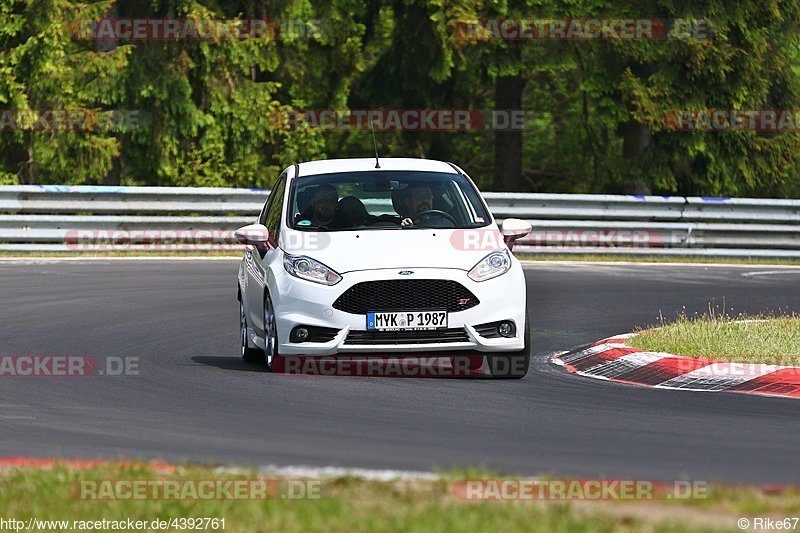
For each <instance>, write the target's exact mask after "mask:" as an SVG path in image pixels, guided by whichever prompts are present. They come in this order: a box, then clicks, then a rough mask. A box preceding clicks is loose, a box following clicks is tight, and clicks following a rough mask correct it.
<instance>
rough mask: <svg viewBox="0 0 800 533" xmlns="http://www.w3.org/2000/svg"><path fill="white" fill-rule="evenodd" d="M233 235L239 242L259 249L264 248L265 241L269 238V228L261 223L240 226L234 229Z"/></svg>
mask: <svg viewBox="0 0 800 533" xmlns="http://www.w3.org/2000/svg"><path fill="white" fill-rule="evenodd" d="M233 235H234V237H236V240H237V241H239V242H240V243H242V244H249V245H251V246H255V247H256V248H258V249H259V250H260V249H263V248H266V246H267V241H268V240H269V230H268V229H267V227H266V226H264V225H263V224H250V225H249V226H242V227H241V228H239V229H237V230H236V231H234V232H233Z"/></svg>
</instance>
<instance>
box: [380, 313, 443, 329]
mask: <svg viewBox="0 0 800 533" xmlns="http://www.w3.org/2000/svg"><path fill="white" fill-rule="evenodd" d="M446 327H447V311H394V312H388V313H385V312H376V311H370V312H368V313H367V329H371V330H377V331H397V330H404V329H410V330H415V329H439V328H446Z"/></svg>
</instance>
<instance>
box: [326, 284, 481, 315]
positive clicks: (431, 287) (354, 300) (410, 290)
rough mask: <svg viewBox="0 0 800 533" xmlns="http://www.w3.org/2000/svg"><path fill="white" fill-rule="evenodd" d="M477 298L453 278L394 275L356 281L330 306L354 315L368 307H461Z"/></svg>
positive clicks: (390, 309) (367, 309) (391, 308)
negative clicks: (389, 278)
mask: <svg viewBox="0 0 800 533" xmlns="http://www.w3.org/2000/svg"><path fill="white" fill-rule="evenodd" d="M479 303H480V301H479V300H478V298H477V297H476V296H475V295H474V294H472V293H471V292H470V291H469V289H467V288H466V287H464V286H463V285H461V284H460V283H458V282H457V281H452V280H444V279H395V280H381V281H363V282H361V283H356V284H355V285H353V286H352V287H350V288H349V289H347V290H346V291H345V292H344V294H342V295H341V296H339V297H338V298H337V299H336V301H335V302H333V307H334V308H335V309H338V310H340V311H344V312H345V313H353V314H356V315H361V314H366V313H367V312H368V311H400V310H417V309H421V310H422V309H445V310H447V311H448V312H450V313H453V312H456V311H464V310H466V309H470V308H472V307H475V306H476V305H478V304H479Z"/></svg>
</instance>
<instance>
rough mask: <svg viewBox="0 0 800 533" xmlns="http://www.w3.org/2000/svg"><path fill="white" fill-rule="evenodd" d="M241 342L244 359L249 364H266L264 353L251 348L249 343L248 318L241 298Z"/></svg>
mask: <svg viewBox="0 0 800 533" xmlns="http://www.w3.org/2000/svg"><path fill="white" fill-rule="evenodd" d="M239 342H240V343H241V347H240V349H241V354H242V359H244V360H245V361H246V362H248V363H262V364H263V363H264V352H263V350H260V349H259V348H250V347H249V346H248V343H247V317H245V315H244V304H243V303H242V300H241V298H239Z"/></svg>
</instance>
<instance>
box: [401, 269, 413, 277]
mask: <svg viewBox="0 0 800 533" xmlns="http://www.w3.org/2000/svg"><path fill="white" fill-rule="evenodd" d="M413 273H414V271H413V270H401V271H400V272H398V274H400V275H401V276H410V275H411V274H413Z"/></svg>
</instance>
